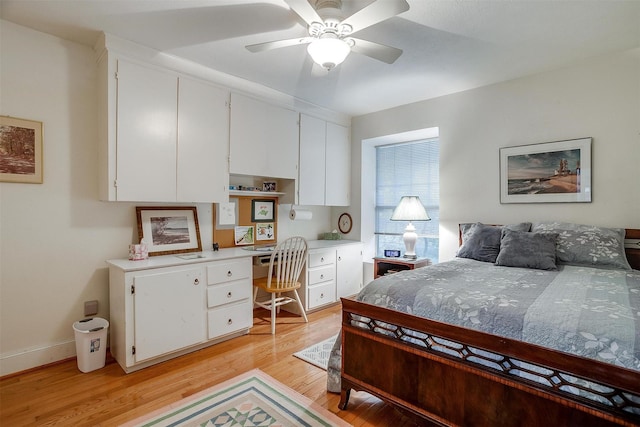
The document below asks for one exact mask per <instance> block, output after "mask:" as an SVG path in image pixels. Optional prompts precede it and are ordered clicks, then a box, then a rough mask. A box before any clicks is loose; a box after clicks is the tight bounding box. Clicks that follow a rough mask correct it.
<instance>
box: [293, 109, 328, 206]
mask: <svg viewBox="0 0 640 427" xmlns="http://www.w3.org/2000/svg"><path fill="white" fill-rule="evenodd" d="M325 135H326V122H325V121H324V120H320V119H317V118H315V117H310V116H307V115H305V114H301V115H300V173H299V182H298V203H299V204H301V205H324V185H325V177H324V175H325V165H324V163H325Z"/></svg>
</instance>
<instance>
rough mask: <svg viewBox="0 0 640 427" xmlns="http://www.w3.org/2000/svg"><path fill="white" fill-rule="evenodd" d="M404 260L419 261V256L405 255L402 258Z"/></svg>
mask: <svg viewBox="0 0 640 427" xmlns="http://www.w3.org/2000/svg"><path fill="white" fill-rule="evenodd" d="M402 258H406V259H418V256H417V255H407V254H404V255H403V256H402Z"/></svg>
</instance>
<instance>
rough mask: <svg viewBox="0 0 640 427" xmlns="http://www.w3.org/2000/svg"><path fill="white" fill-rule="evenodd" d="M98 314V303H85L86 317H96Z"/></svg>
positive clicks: (94, 301)
mask: <svg viewBox="0 0 640 427" xmlns="http://www.w3.org/2000/svg"><path fill="white" fill-rule="evenodd" d="M96 314H98V301H96V300H93V301H85V302H84V315H85V317H87V316H95V315H96Z"/></svg>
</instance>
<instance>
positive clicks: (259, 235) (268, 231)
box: [256, 222, 275, 240]
mask: <svg viewBox="0 0 640 427" xmlns="http://www.w3.org/2000/svg"><path fill="white" fill-rule="evenodd" d="M274 235H275V229H274V224H273V222H262V223H259V224H256V240H273V239H274Z"/></svg>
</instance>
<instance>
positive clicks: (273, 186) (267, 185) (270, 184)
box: [262, 181, 277, 191]
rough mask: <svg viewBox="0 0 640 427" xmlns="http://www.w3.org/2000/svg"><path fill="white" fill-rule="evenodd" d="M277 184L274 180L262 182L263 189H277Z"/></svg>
mask: <svg viewBox="0 0 640 427" xmlns="http://www.w3.org/2000/svg"><path fill="white" fill-rule="evenodd" d="M276 188H277V184H276V183H275V182H273V181H267V182H263V183H262V191H277V190H276Z"/></svg>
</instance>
